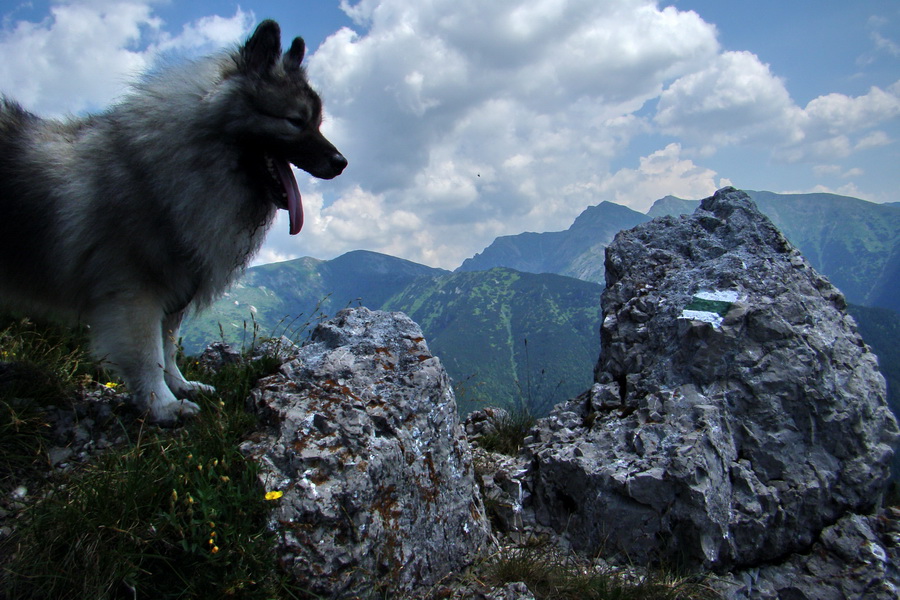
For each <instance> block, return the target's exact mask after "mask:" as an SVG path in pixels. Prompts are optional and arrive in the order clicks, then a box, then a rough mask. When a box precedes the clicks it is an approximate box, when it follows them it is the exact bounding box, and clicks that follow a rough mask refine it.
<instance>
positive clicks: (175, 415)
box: [150, 399, 200, 426]
mask: <svg viewBox="0 0 900 600" xmlns="http://www.w3.org/2000/svg"><path fill="white" fill-rule="evenodd" d="M199 412H200V406H199V405H197V404H196V403H194V402H191V401H190V400H172V401H170V402H165V403H164V402H161V401H160V400H159V399H157V400H156V401H155V402H153V403H151V405H150V422H151V423H156V424H158V425H164V426H165V425H174V424H175V423H177V422H178V421H180V420H182V419H185V418H188V417H192V416H194V415H196V414H197V413H199Z"/></svg>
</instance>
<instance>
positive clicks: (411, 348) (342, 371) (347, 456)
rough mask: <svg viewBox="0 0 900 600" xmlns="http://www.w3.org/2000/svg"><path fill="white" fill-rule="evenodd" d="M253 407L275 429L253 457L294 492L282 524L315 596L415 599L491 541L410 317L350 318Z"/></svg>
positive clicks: (442, 379)
mask: <svg viewBox="0 0 900 600" xmlns="http://www.w3.org/2000/svg"><path fill="white" fill-rule="evenodd" d="M252 400H253V403H254V406H255V407H256V409H257V410H258V411H260V412H261V413H262V415H263V416H264V417H265V420H266V421H268V422H269V423H270V424H271V427H270V428H269V429H268V430H267V431H266V432H265V433H264V434H261V435H259V436H257V437H256V438H255V439H254V440H253V441H252V442H248V443H247V444H245V446H244V450H245V452H247V453H248V454H250V455H253V456H255V457H256V458H257V460H258V461H259V463H260V465H261V467H262V473H261V475H260V477H261V478H262V479H263V481H264V483H265V485H266V488H267V489H268V490H271V491H277V492H283V494H284V495H283V496H281V497H280V498H279V499H278V500H277V501H276V502H277V503H278V504H277V507H276V508H275V510H274V512H273V514H272V517H271V527H272V528H274V529H275V530H276V531H277V532H278V535H279V537H280V544H279V552H280V553H281V556H282V560H283V562H284V564H285V566H286V568H287V570H288V571H289V572H290V573H291V574H292V575H293V576H294V577H295V578H296V579H297V580H298V581H299V582H300V584H301V585H302V586H303V587H305V588H307V589H309V590H310V591H312V592H314V593H317V594H322V595H325V596H327V597H336V598H341V597H354V595H357V594H362V592H366V593H369V592H371V591H372V590H373V589H377V588H379V587H381V588H383V589H385V590H390V591H391V592H394V593H398V592H402V593H409V592H410V591H412V590H414V589H416V588H418V587H420V586H429V585H432V584H434V583H435V582H437V581H438V580H440V579H441V578H443V577H445V576H447V575H448V574H450V573H453V572H457V571H459V570H460V569H461V568H462V567H463V566H464V565H466V564H467V563H468V562H470V561H471V560H472V559H473V558H474V557H475V555H476V554H477V553H478V552H479V550H481V549H482V548H484V547H485V546H486V544H487V543H488V541H489V526H488V522H487V519H486V517H485V513H484V508H483V505H482V502H481V498H480V496H479V494H478V491H477V488H476V486H475V481H474V472H473V468H472V458H471V452H470V449H469V446H468V443H467V442H466V440H465V435H464V433H463V430H462V427H461V426H460V424H459V419H458V417H457V414H456V402H455V400H454V396H453V391H452V388H451V387H450V381H449V378H448V377H447V374H446V372H445V371H444V369H443V367H442V366H441V363H440V361H439V360H438V359H437V358H435V357H434V356H432V354H431V352H429V350H428V346H427V344H426V343H425V340H424V338H423V337H422V332H421V330H420V329H419V327H418V325H416V324H415V323H413V322H412V321H411V320H410V319H409V318H408V317H406V316H405V315H403V314H401V313H383V312H372V311H369V310H367V309H365V308H359V309H352V310H344V311H341V312H340V313H338V315H337V316H336V317H335V318H333V319H331V320H328V321H326V322H324V323H322V324H320V325H319V326H318V327H317V328H316V330H315V332H314V334H313V338H312V343H311V344H308V345H306V346H304V347H303V348H302V349H301V350H300V351H299V354H298V355H297V357H296V359H294V360H292V361H290V362H288V363H285V364H284V365H283V366H282V368H281V371H280V373H278V374H276V375H274V376H271V377H269V378H267V379H264V380H262V381H261V382H260V384H259V386H258V387H257V389H255V390H254V392H253V398H252ZM275 495H277V494H275Z"/></svg>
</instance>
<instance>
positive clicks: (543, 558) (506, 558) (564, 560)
mask: <svg viewBox="0 0 900 600" xmlns="http://www.w3.org/2000/svg"><path fill="white" fill-rule="evenodd" d="M484 577H485V579H486V581H487V583H489V584H491V585H495V586H502V585H505V584H507V583H514V582H519V581H521V582H524V583H525V584H526V585H527V586H528V589H529V590H531V592H532V593H533V594H534V597H535V599H536V600H716V599H718V598H720V597H721V596H720V595H719V594H717V593H716V592H714V591H713V590H712V589H711V588H710V587H709V586H707V585H705V584H704V583H703V582H702V581H698V580H696V578H693V577H682V576H678V575H675V574H670V573H665V572H663V571H646V572H641V571H634V570H628V569H626V570H613V569H611V568H601V569H598V568H595V567H591V566H590V565H587V564H585V563H584V562H583V561H579V560H576V559H575V558H573V557H571V556H565V555H563V554H560V553H559V552H557V551H555V550H554V549H552V548H551V547H550V546H549V545H548V544H541V543H534V544H525V545H521V546H518V547H515V548H512V549H509V550H507V551H506V552H504V553H503V554H501V555H499V556H498V557H495V558H494V559H493V560H492V561H491V562H490V563H489V564H487V565H486V566H485V575H484Z"/></svg>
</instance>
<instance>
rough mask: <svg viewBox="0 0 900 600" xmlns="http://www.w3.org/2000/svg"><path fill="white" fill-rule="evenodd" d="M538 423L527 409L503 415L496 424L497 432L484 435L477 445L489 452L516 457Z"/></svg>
mask: <svg viewBox="0 0 900 600" xmlns="http://www.w3.org/2000/svg"><path fill="white" fill-rule="evenodd" d="M536 422H537V419H535V418H534V417H533V416H532V415H531V413H530V412H528V410H526V409H518V410H514V411H513V412H509V413H502V414H501V416H500V417H499V418H498V419H497V420H496V421H495V422H494V427H495V431H492V432H490V433H486V434H484V435H483V436H481V437H480V438H478V440H477V443H478V445H479V446H481V447H482V448H484V449H485V450H487V451H488V452H499V453H500V454H506V455H507V456H516V455H518V454H519V450H521V449H522V446H524V445H525V438H526V437H528V432H529V431H530V430H531V428H532V427H534V424H535V423H536Z"/></svg>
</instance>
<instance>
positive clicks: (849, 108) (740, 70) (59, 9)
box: [0, 0, 900, 269]
mask: <svg viewBox="0 0 900 600" xmlns="http://www.w3.org/2000/svg"><path fill="white" fill-rule="evenodd" d="M0 18H2V22H0V93H3V94H4V95H6V96H8V97H11V98H13V99H15V100H17V101H19V102H20V103H21V104H23V105H24V106H25V107H26V108H27V109H28V110H31V111H32V112H35V113H37V114H39V115H41V116H44V117H48V118H68V117H69V116H76V117H78V116H84V115H86V114H89V113H95V112H100V111H103V110H105V109H106V108H108V107H109V106H110V105H111V104H113V103H115V102H116V101H117V99H121V98H122V97H123V96H125V95H126V94H128V93H129V83H130V82H133V81H135V80H136V79H137V77H139V75H140V73H142V72H145V71H148V70H154V69H158V68H162V65H165V64H170V63H172V62H177V61H180V60H187V59H191V58H196V57H199V56H203V55H206V54H209V53H214V52H219V51H222V50H223V49H233V48H235V47H237V45H239V44H240V43H242V41H243V40H245V39H246V37H247V36H248V35H249V34H250V33H251V32H252V30H253V28H254V27H255V25H256V24H257V23H258V22H259V21H260V20H262V19H265V18H272V19H275V20H277V21H278V22H279V23H280V24H281V27H282V34H283V44H284V45H285V47H287V46H289V45H290V42H291V40H292V39H293V37H294V36H297V35H300V36H302V37H303V38H304V39H305V40H306V42H307V47H308V52H307V57H306V60H305V64H306V66H307V70H308V74H309V78H310V81H311V83H312V84H313V86H314V87H315V88H316V89H317V90H318V91H319V92H320V94H321V95H322V97H323V100H324V102H325V112H326V114H325V120H324V123H323V126H322V131H323V132H324V133H325V135H326V136H327V137H329V139H331V141H332V142H334V143H335V145H336V146H337V147H338V148H339V149H340V150H341V151H342V152H343V153H344V155H345V156H346V157H347V158H348V160H349V163H350V164H349V167H348V168H347V170H346V171H345V172H344V174H342V175H341V176H340V177H338V178H337V179H334V180H331V181H321V180H316V179H314V178H312V177H310V176H308V175H307V174H305V173H303V172H298V173H297V180H298V183H299V186H300V190H301V193H302V195H303V204H304V209H305V217H306V220H305V225H304V228H303V231H302V232H301V233H300V234H299V235H297V236H290V235H289V234H288V219H287V214H286V212H284V211H279V217H278V220H277V221H276V223H275V224H274V226H273V228H272V230H271V231H270V232H269V236H268V238H267V241H266V244H265V245H264V246H263V248H262V250H261V251H260V253H259V255H258V256H257V257H256V259H255V264H260V263H266V262H274V261H280V260H288V259H291V258H297V257H301V256H313V257H315V258H320V259H331V258H334V257H336V256H338V255H340V254H343V253H345V252H347V251H350V250H357V249H364V250H372V251H376V252H383V253H386V254H391V255H394V256H398V257H401V258H406V259H409V260H413V261H415V262H419V263H423V264H427V265H430V266H434V267H443V268H448V269H454V268H456V267H457V266H459V265H460V263H461V262H462V261H463V260H464V259H465V258H468V257H470V256H472V255H474V254H475V253H476V252H480V251H481V250H483V249H484V248H485V247H486V246H487V245H489V244H490V243H491V242H492V241H493V240H494V239H495V238H496V237H497V236H501V235H511V234H518V233H521V232H524V231H536V232H543V231H558V230H563V229H566V228H568V227H569V225H570V224H571V223H572V221H573V220H574V219H575V217H577V216H578V215H579V214H580V213H581V212H582V211H583V210H584V209H585V208H587V207H588V206H593V205H596V204H599V203H600V202H603V201H612V202H616V203H618V204H622V205H625V206H628V207H630V208H632V209H634V210H638V211H641V212H646V211H647V210H648V209H649V207H650V206H651V205H652V203H653V202H654V201H655V200H657V199H659V198H661V197H663V196H666V195H670V194H671V195H675V196H679V197H682V198H690V199H699V198H703V197H706V196H709V195H711V194H712V193H713V192H714V191H715V190H716V189H718V188H720V187H724V186H726V185H734V186H735V187H738V188H743V189H751V190H767V191H773V192H780V193H805V192H832V193H838V194H844V195H849V196H854V197H858V198H863V199H865V200H870V201H872V202H897V201H900V144H898V139H900V2H897V0H855V1H854V2H848V1H847V0H792V1H790V2H786V1H785V0H755V1H754V2H747V1H738V0H659V1H657V0H491V1H490V2H485V0H428V1H424V0H340V1H338V0H290V1H288V0H277V1H275V0H245V1H243V2H240V3H235V2H211V1H208V0H193V1H191V2H176V1H174V0H172V1H166V0H127V1H123V0H116V1H114V0H54V1H46V0H44V1H39V0H34V1H31V2H18V1H16V0H0Z"/></svg>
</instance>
